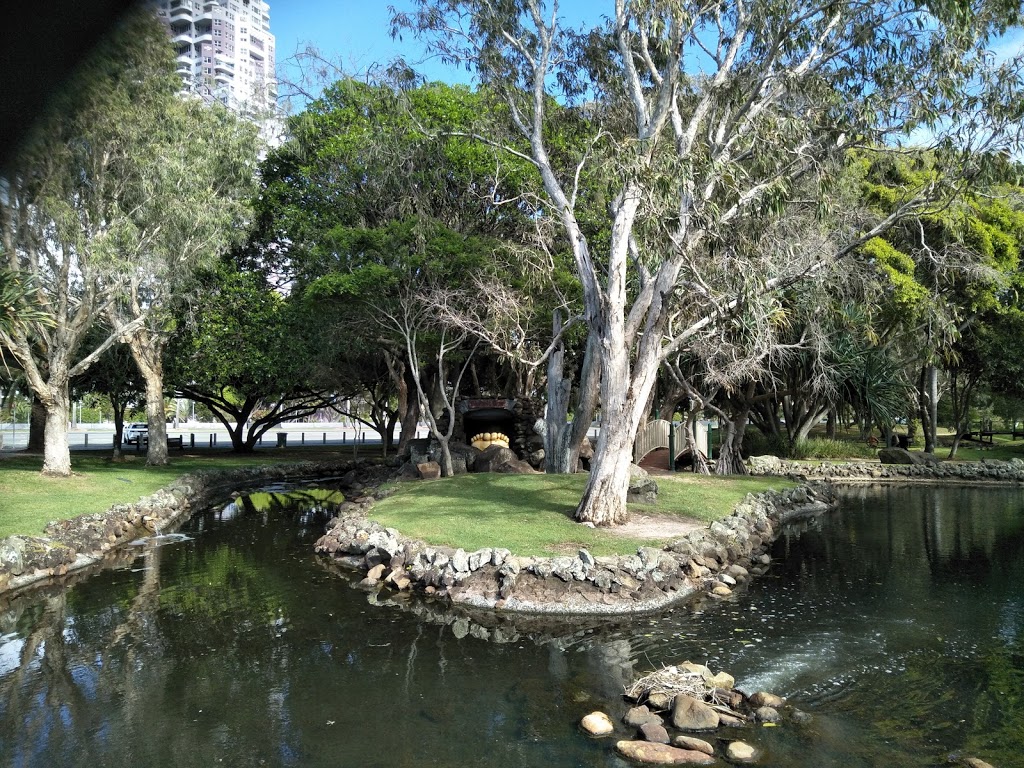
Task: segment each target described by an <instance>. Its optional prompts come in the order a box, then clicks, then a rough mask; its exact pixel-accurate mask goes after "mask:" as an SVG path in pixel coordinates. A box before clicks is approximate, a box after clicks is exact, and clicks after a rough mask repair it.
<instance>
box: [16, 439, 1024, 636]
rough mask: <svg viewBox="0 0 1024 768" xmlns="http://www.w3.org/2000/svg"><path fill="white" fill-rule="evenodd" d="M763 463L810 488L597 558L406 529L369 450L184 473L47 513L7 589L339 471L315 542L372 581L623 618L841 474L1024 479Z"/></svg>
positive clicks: (729, 573) (489, 604)
mask: <svg viewBox="0 0 1024 768" xmlns="http://www.w3.org/2000/svg"><path fill="white" fill-rule="evenodd" d="M750 468H751V471H752V472H753V473H755V474H763V475H776V476H784V477H788V478H793V479H796V480H799V481H801V482H803V483H804V485H803V486H801V487H799V488H795V489H791V490H786V491H768V492H766V493H761V494H751V495H748V497H747V498H746V499H745V500H744V501H743V502H741V503H740V504H739V505H737V507H736V509H734V510H733V512H732V514H730V515H728V516H727V517H725V518H722V519H721V520H718V521H715V522H714V523H712V524H711V525H710V526H708V527H706V528H702V529H700V530H696V531H693V532H691V533H690V534H688V535H687V536H685V537H684V538H681V539H678V540H676V541H673V542H671V543H670V544H668V545H667V546H665V547H664V548H661V549H657V548H652V547H644V548H641V549H639V550H638V551H637V552H636V553H635V554H631V555H626V556H619V557H594V556H592V555H591V554H590V553H589V552H587V551H586V550H580V551H579V552H578V553H577V554H576V555H575V556H561V557H521V556H518V555H516V554H514V553H512V552H509V551H508V550H506V549H502V548H500V547H493V548H485V549H481V550H477V551H474V552H465V551H463V550H461V549H451V548H447V547H440V546H431V545H428V544H426V543H424V542H421V541H417V540H414V539H407V538H405V537H403V536H402V534H401V533H400V532H398V531H396V530H394V529H389V528H385V527H384V526H381V525H380V524H378V523H376V522H373V521H372V520H370V519H369V517H368V516H369V514H370V510H371V509H372V506H373V503H374V501H375V500H376V499H378V498H383V497H384V496H386V495H388V493H389V491H388V490H387V489H384V488H381V487H380V485H381V484H382V483H383V482H384V481H386V480H388V479H391V478H392V477H394V476H395V474H396V473H397V471H398V468H397V467H395V466H393V465H391V464H390V463H386V462H381V461H374V460H361V461H342V462H327V463H315V462H300V463H294V464H281V465H274V466H268V467H249V468H244V469H237V470H227V471H208V472H197V473H194V474H190V475H185V476H183V477H181V478H179V479H178V480H177V481H175V482H173V483H171V484H170V485H168V486H167V487H166V488H163V489H161V490H159V491H157V492H156V493H154V494H151V495H149V496H147V497H144V498H142V499H140V500H139V501H138V502H136V503H134V504H119V505H115V506H113V507H111V508H110V509H109V510H107V511H106V512H103V513H99V514H92V515H81V516H79V517H76V518H72V519H69V520H62V521H57V522H53V523H50V524H49V525H48V526H47V527H46V530H45V535H44V536H11V537H8V538H7V539H4V540H2V541H0V593H3V592H8V591H12V590H18V589H21V588H23V587H26V586H29V585H32V584H36V583H38V582H43V581H46V580H51V581H59V580H61V579H62V578H65V577H66V576H67V575H68V574H72V573H81V572H84V571H87V570H88V569H92V568H97V567H101V566H102V565H103V563H104V561H105V560H106V559H108V558H109V557H110V556H111V555H112V553H114V552H116V551H117V550H120V549H123V548H124V547H126V546H127V545H129V544H130V543H131V542H133V541H135V540H137V539H138V538H140V537H143V536H148V535H153V534H159V533H166V532H170V531H172V530H174V529H175V528H176V527H177V526H178V525H180V524H181V523H183V522H184V521H185V520H187V519H188V517H189V516H190V515H191V514H192V512H193V511H194V510H195V509H196V508H197V507H201V506H202V505H204V504H207V503H210V502H211V501H213V500H214V498H215V497H216V496H217V495H223V494H226V493H228V492H231V491H234V490H238V489H245V488H251V487H254V486H258V485H260V484H265V483H268V482H269V483H272V482H278V481H298V480H309V479H314V478H324V479H327V478H331V479H336V480H341V481H342V483H341V484H342V485H343V486H345V487H346V490H347V492H348V498H349V499H350V500H349V501H346V502H345V503H344V504H343V505H342V506H341V509H340V510H339V515H338V516H337V517H335V518H334V519H332V520H331V522H330V523H329V524H328V530H327V533H326V534H325V535H324V536H322V537H321V538H320V539H319V540H318V541H317V543H316V546H315V550H316V552H317V553H318V554H320V555H322V556H325V559H326V560H327V561H329V562H330V563H332V564H334V565H336V566H339V567H341V568H344V569H347V570H355V571H362V572H364V573H365V577H364V579H363V582H362V586H364V587H367V588H371V589H377V588H387V589H390V590H393V591H394V592H396V593H403V592H405V593H411V592H418V593H420V594H424V595H427V596H435V597H439V598H444V599H445V601H446V602H447V603H448V604H449V605H452V606H458V607H461V608H464V609H471V610H476V611H482V612H487V611H497V612H500V613H518V614H527V615H537V616H542V615H549V616H551V617H553V618H554V617H557V616H566V615H572V616H586V615H591V616H614V615H628V614H635V613H647V612H653V611H657V610H660V609H663V608H665V607H668V606H670V605H673V604H676V603H679V602H682V601H685V600H687V599H689V598H691V597H693V596H695V595H698V594H707V595H708V596H710V597H713V598H722V597H727V596H728V595H729V594H730V593H731V591H732V589H733V588H734V587H735V586H736V585H737V584H741V583H742V582H744V581H746V580H747V579H748V578H750V577H751V576H753V575H758V574H760V573H763V572H764V571H765V570H767V567H768V563H769V562H770V559H769V556H768V554H767V550H768V548H769V545H770V544H771V542H772V541H773V540H774V538H775V537H776V536H777V535H778V533H779V532H780V530H781V527H782V526H783V525H784V524H785V523H787V522H789V521H790V520H794V519H797V518H800V517H811V516H816V515H820V514H822V513H824V512H825V511H827V510H829V509H831V508H832V507H833V506H834V504H835V494H834V490H833V487H832V486H833V484H836V483H837V484H848V483H850V484H852V483H863V482H870V483H874V482H923V483H946V484H958V485H960V484H992V483H998V484H1005V483H1013V484H1021V483H1024V460H1020V459H1013V460H1011V461H1009V462H995V461H982V462H979V463H967V462H964V463H939V464H912V465H887V464H878V463H867V462H862V463H834V462H821V463H818V464H806V463H799V462H792V461H785V460H782V459H779V458H777V457H774V456H766V457H752V458H751V459H750Z"/></svg>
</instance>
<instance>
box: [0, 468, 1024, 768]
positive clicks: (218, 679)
mask: <svg viewBox="0 0 1024 768" xmlns="http://www.w3.org/2000/svg"><path fill="white" fill-rule="evenodd" d="M271 490H272V492H270V493H261V494H255V495H253V496H251V497H246V498H243V499H239V500H237V501H235V502H232V503H230V504H226V505H218V506H217V507H215V508H213V509H210V510H208V511H206V512H205V513H202V514H197V515H196V516H194V517H193V519H192V520H191V521H190V522H189V523H188V524H187V525H186V526H185V527H184V528H183V529H182V530H181V534H183V535H179V536H171V537H166V538H163V539H160V540H158V541H156V542H153V541H150V542H148V543H144V544H143V543H140V544H139V545H138V546H137V547H136V548H135V549H134V551H133V552H132V553H130V554H126V555H125V556H124V557H123V558H122V562H121V563H120V564H119V565H118V566H117V567H115V568H111V569H108V570H106V571H103V572H101V573H98V574H96V575H93V576H90V577H89V578H87V579H84V580H81V581H80V582H79V583H77V584H76V585H75V586H73V587H72V588H70V589H67V590H64V591H60V590H54V589H51V590H44V591H39V592H35V593H31V594H26V595H22V596H20V597H18V598H14V599H8V600H6V601H5V602H0V766H4V767H6V766H18V767H29V766H32V767H35V766H48V767H49V766H89V768H97V767H99V766H116V767H117V768H137V767H143V766H221V765H224V766H262V765H266V766H334V767H337V766H342V767H346V766H389V767H392V766H398V767H400V768H401V767H404V766H409V767H410V768H411V767H412V766H416V767H417V768H427V767H430V766H502V768H509V767H514V766H524V767H531V768H532V767H533V766H538V767H539V766H546V767H547V766H550V767H554V768H559V767H561V766H598V767H601V766H604V767H611V766H614V767H616V768H621V767H622V766H624V765H625V763H624V762H623V761H621V760H620V759H619V758H618V757H616V756H615V755H614V754H612V752H611V750H610V747H611V742H610V741H591V740H588V739H587V738H585V737H583V736H582V735H580V734H579V732H578V731H577V729H576V724H577V722H578V721H579V719H580V718H581V717H582V715H584V714H586V713H587V712H589V711H591V710H593V709H595V708H603V709H605V710H606V711H609V712H610V713H611V714H612V715H613V717H619V716H621V714H622V713H623V712H624V710H625V705H624V703H623V702H622V701H621V700H620V696H619V694H620V693H621V691H622V686H623V685H624V684H625V683H627V682H629V680H630V679H631V677H632V676H633V674H635V673H636V674H639V673H643V672H646V671H649V670H650V669H653V668H657V667H660V666H662V665H663V664H671V663H676V662H680V661H684V660H687V659H689V660H693V661H701V662H705V663H708V664H709V665H710V666H711V667H712V668H713V669H714V670H716V671H717V670H718V669H725V670H726V671H729V672H730V673H732V674H733V675H735V676H736V678H737V681H738V685H739V686H740V687H741V688H744V689H747V690H751V691H752V690H759V689H763V690H770V691H773V692H775V693H779V694H782V695H786V696H788V697H790V703H792V704H794V705H795V706H796V707H798V708H800V709H801V710H803V711H805V712H807V713H809V714H811V715H812V718H811V720H810V721H809V722H807V723H802V724H797V723H785V724H783V725H781V726H780V727H777V728H754V727H751V728H744V729H737V730H734V731H729V732H728V733H727V734H720V735H723V736H728V737H729V738H730V739H732V738H742V739H744V740H745V741H748V742H750V743H752V744H754V745H756V746H758V747H759V748H760V749H762V750H763V757H762V759H761V760H760V762H759V764H760V765H762V766H779V767H780V768H791V767H792V766H879V765H890V766H914V767H916V766H940V765H944V764H946V761H947V759H948V756H949V755H950V754H951V753H956V754H963V755H976V756H979V757H982V758H984V759H986V760H988V761H989V762H991V763H993V764H994V765H996V766H997V767H998V768H1008V767H1009V766H1015V765H1016V766H1021V765H1024V646H1022V640H1024V637H1022V624H1024V578H1022V577H1024V573H1022V571H1024V492H1022V491H1019V490H1012V489H1006V490H990V489H947V490H939V489H927V488H912V489H895V488H891V489H886V488H866V489H851V490H848V491H846V492H845V493H844V496H843V503H842V507H841V509H840V510H839V511H838V512H837V513H833V514H830V515H828V516H826V517H825V518H822V519H820V520H816V521H814V522H812V523H807V524H803V525H800V526H797V527H794V528H791V529H789V530H788V531H787V532H786V534H785V535H784V536H783V537H782V538H780V540H779V541H778V542H777V543H776V547H775V551H774V557H775V562H774V563H773V566H772V570H771V571H770V573H769V574H768V575H767V576H765V577H763V578H761V579H759V580H757V581H756V582H754V583H753V584H752V585H751V587H750V588H749V589H747V590H741V591H740V592H738V593H737V594H736V595H734V596H733V598H731V599H730V600H728V601H723V602H704V603H700V604H696V605H691V606H688V607H684V608H679V609H676V610H673V611H669V612H667V613H664V614H660V615H656V616H651V617H647V618H644V619H642V620H640V621H637V622H634V623H632V624H618V625H616V624H602V625H597V626H588V627H582V626H581V625H578V624H577V625H574V626H569V627H567V628H562V629H560V630H552V629H550V628H549V629H548V630H547V631H545V632H543V633H541V634H527V633H525V632H524V633H520V634H516V632H515V630H514V629H512V628H509V627H505V628H504V629H503V630H502V631H501V632H499V633H495V632H494V631H493V629H492V630H484V629H482V628H481V627H479V626H475V625H473V624H471V623H470V622H467V621H465V620H463V621H460V622H457V623H456V624H450V623H449V624H443V623H436V622H433V621H430V620H427V619H425V618H423V617H422V615H421V614H422V611H413V610H410V608H409V606H404V607H403V606H402V605H390V604H385V605H376V604H371V602H370V600H369V599H368V595H367V594H366V593H364V592H362V591H359V590H357V589H355V588H353V583H354V580H353V579H351V578H347V577H345V576H340V575H338V574H337V573H335V572H332V571H331V570H330V569H329V568H327V567H325V566H324V565H323V564H322V563H320V562H318V561H317V559H316V558H314V557H313V556H312V554H311V550H312V542H313V541H314V540H315V538H316V537H317V536H318V535H319V534H320V532H321V531H322V530H323V523H324V521H325V520H326V519H327V517H329V512H330V509H331V506H332V503H334V502H337V501H340V500H341V498H340V496H338V495H335V496H331V494H330V493H329V492H328V491H312V490H310V489H305V490H302V491H300V492H298V493H297V494H296V495H294V496H291V497H289V496H288V495H286V494H285V493H283V491H282V489H271ZM421 605H422V604H419V603H415V604H414V606H421ZM467 628H468V630H469V631H468V633H467ZM496 634H497V635H499V636H500V637H501V639H503V640H504V641H505V642H495V641H494V639H493V638H494V637H495V635H496ZM483 635H489V636H490V638H491V639H482V636H483ZM620 737H625V731H623V735H622V736H620ZM712 740H713V739H712Z"/></svg>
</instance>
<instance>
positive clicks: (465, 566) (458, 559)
mask: <svg viewBox="0 0 1024 768" xmlns="http://www.w3.org/2000/svg"><path fill="white" fill-rule="evenodd" d="M452 568H454V569H455V572H456V573H469V555H468V554H466V551H465V550H463V549H456V550H455V554H453V555H452Z"/></svg>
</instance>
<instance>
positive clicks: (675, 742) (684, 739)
mask: <svg viewBox="0 0 1024 768" xmlns="http://www.w3.org/2000/svg"><path fill="white" fill-rule="evenodd" d="M672 746H674V747H679V748H680V749H692V750H694V751H695V752H703V753H704V754H705V755H713V754H715V748H714V747H713V746H711V744H709V743H708V742H706V741H704V739H698V738H695V737H693V736H676V737H675V738H674V739H672Z"/></svg>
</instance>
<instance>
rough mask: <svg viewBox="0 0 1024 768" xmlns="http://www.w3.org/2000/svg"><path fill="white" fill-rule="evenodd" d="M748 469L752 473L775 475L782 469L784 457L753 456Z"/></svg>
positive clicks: (748, 461)
mask: <svg viewBox="0 0 1024 768" xmlns="http://www.w3.org/2000/svg"><path fill="white" fill-rule="evenodd" d="M747 469H748V470H749V471H750V474H752V475H775V474H778V473H780V472H781V471H782V459H780V458H779V457H778V456H751V457H750V458H749V459H747Z"/></svg>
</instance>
